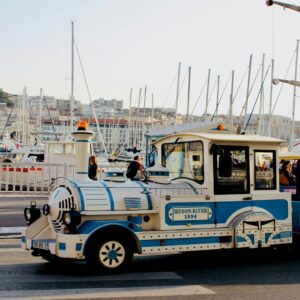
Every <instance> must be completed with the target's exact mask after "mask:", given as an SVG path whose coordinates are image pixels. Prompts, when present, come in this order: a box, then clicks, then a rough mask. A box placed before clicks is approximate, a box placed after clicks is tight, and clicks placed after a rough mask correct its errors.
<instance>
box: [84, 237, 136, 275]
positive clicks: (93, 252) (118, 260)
mask: <svg viewBox="0 0 300 300" xmlns="http://www.w3.org/2000/svg"><path fill="white" fill-rule="evenodd" d="M89 248H90V249H89V250H88V252H87V254H86V260H87V263H88V265H89V266H91V267H92V268H93V269H94V270H97V271H98V270H99V271H100V270H102V271H103V270H104V271H106V272H111V273H115V272H119V271H120V270H123V269H124V268H125V266H127V265H128V264H129V263H130V261H131V260H132V256H133V252H132V251H131V249H130V247H129V246H128V244H127V243H126V242H125V241H124V240H122V239H121V238H114V237H111V238H105V239H101V240H97V241H95V243H91V244H90V246H89Z"/></svg>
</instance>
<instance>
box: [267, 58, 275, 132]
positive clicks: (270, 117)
mask: <svg viewBox="0 0 300 300" xmlns="http://www.w3.org/2000/svg"><path fill="white" fill-rule="evenodd" d="M273 79H274V59H273V58H272V59H271V87H270V105H269V120H268V124H269V125H268V136H272V127H271V126H272V106H273V103H272V102H273Z"/></svg>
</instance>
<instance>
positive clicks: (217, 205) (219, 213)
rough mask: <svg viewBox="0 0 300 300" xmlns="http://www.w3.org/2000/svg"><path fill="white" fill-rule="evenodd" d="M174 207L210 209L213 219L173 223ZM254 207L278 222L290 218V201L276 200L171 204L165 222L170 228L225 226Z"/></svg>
mask: <svg viewBox="0 0 300 300" xmlns="http://www.w3.org/2000/svg"><path fill="white" fill-rule="evenodd" d="M173 207H177V208H178V207H182V208H188V207H203V208H205V207H208V208H210V210H211V211H212V214H211V217H210V218H209V219H208V220H180V221H173V220H171V219H170V217H169V211H170V210H171V209H172V208H173ZM253 207H257V208H262V209H264V210H266V211H267V212H269V213H270V214H271V215H273V216H274V218H275V219H276V220H278V221H282V220H286V219H287V218H288V211H289V210H288V201H287V200H285V199H274V200H252V201H248V200H247V201H246V200H243V201H223V202H209V203H208V202H197V203H192V202H188V203H186V202H176V203H174V202H173V203H169V204H167V205H166V207H165V216H166V217H165V222H166V224H168V225H170V226H178V225H186V223H187V222H188V223H190V224H194V225H202V224H203V225H207V224H209V225H214V224H224V223H226V222H227V220H228V219H229V218H230V217H231V216H232V215H233V214H234V213H236V212H237V211H238V210H241V209H245V208H246V209H249V211H251V210H252V209H253Z"/></svg>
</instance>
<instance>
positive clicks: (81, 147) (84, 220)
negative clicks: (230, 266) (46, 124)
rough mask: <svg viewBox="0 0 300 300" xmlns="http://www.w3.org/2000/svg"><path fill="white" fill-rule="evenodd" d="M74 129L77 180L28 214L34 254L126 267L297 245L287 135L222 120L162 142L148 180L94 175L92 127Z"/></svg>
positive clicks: (63, 183) (27, 236)
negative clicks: (155, 257) (282, 170)
mask: <svg viewBox="0 0 300 300" xmlns="http://www.w3.org/2000/svg"><path fill="white" fill-rule="evenodd" d="M73 135H74V138H75V141H76V156H77V158H76V161H77V179H70V178H64V179H57V180H56V184H55V186H54V188H53V191H52V193H51V195H50V198H49V203H48V204H46V205H44V207H43V209H42V211H41V210H40V209H39V208H38V207H37V206H36V205H35V204H34V203H32V204H31V207H28V208H26V209H25V211H24V214H25V219H26V221H27V224H28V226H26V227H25V229H24V231H23V233H22V246H23V248H24V249H26V250H29V251H32V254H33V255H39V256H41V257H43V258H44V259H46V260H51V259H53V258H63V259H74V260H86V261H87V262H88V263H89V264H91V265H92V266H93V267H96V268H99V269H104V270H110V271H117V270H119V269H121V268H123V267H124V266H125V265H127V264H128V263H129V262H130V261H131V259H132V257H133V255H134V254H136V255H139V254H159V253H175V252H186V251H199V250H217V249H233V248H260V247H262V248H264V247H274V246H278V245H287V244H291V243H292V240H293V229H292V206H291V195H290V193H282V192H280V189H279V179H278V175H277V173H278V172H277V170H278V150H279V145H280V143H281V142H282V141H281V140H278V139H274V138H268V137H260V136H249V135H240V134H232V133H229V132H228V131H227V130H226V128H224V127H222V126H221V127H216V128H210V130H206V131H205V132H203V131H199V132H197V131H193V132H185V133H177V134H172V135H169V136H166V137H163V138H161V139H159V140H157V141H156V142H154V144H153V147H155V148H156V149H157V151H156V152H157V155H156V161H155V165H154V166H153V167H150V168H148V169H147V173H148V177H147V180H146V181H125V182H114V181H113V180H110V181H93V180H90V179H89V178H88V175H87V173H88V172H87V167H88V155H89V147H90V146H89V140H90V138H91V137H92V133H91V132H89V131H88V130H86V127H85V126H82V127H79V128H78V130H77V131H75V132H74V133H73ZM294 219H295V221H296V222H298V224H296V225H294V227H295V226H296V227H297V226H298V228H299V216H298V217H295V218H294ZM296 227H295V228H296Z"/></svg>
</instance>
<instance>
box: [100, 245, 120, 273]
mask: <svg viewBox="0 0 300 300" xmlns="http://www.w3.org/2000/svg"><path fill="white" fill-rule="evenodd" d="M99 258H100V261H101V263H102V264H103V265H104V266H105V267H106V268H111V269H113V268H117V267H119V266H120V265H121V264H122V263H123V261H124V259H125V248H124V246H123V245H122V244H120V243H119V242H116V241H109V242H106V243H104V244H103V245H102V246H101V248H100V251H99Z"/></svg>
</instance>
